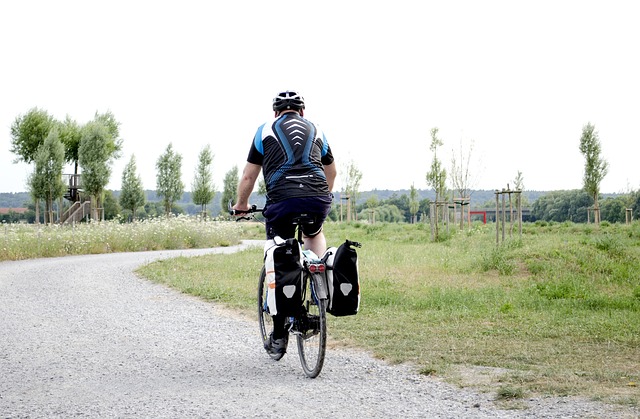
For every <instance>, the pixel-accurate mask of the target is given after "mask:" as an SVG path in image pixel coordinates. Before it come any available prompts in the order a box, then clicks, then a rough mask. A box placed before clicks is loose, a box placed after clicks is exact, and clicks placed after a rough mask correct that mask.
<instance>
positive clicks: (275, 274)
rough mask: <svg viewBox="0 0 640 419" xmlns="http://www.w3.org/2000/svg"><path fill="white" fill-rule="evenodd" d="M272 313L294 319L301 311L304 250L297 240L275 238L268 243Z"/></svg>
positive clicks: (267, 256) (269, 299)
mask: <svg viewBox="0 0 640 419" xmlns="http://www.w3.org/2000/svg"><path fill="white" fill-rule="evenodd" d="M264 255H265V256H264V269H265V275H266V278H267V307H268V308H269V314H271V315H272V316H275V315H276V314H279V315H283V316H295V315H297V314H299V311H300V310H301V308H302V275H303V271H302V263H303V262H302V249H301V248H300V244H299V243H298V241H297V240H296V239H288V240H283V239H282V238H280V237H275V238H274V239H273V240H268V241H267V242H266V243H265V251H264Z"/></svg>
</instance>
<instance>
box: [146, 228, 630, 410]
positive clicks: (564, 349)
mask: <svg viewBox="0 0 640 419" xmlns="http://www.w3.org/2000/svg"><path fill="white" fill-rule="evenodd" d="M325 231H326V233H327V237H328V241H329V243H330V244H336V245H337V244H339V243H340V242H342V241H343V240H344V239H345V238H349V239H351V240H357V241H360V242H362V243H363V247H362V248H361V249H359V255H360V273H361V288H362V304H361V311H360V313H359V314H358V315H357V316H354V317H345V318H335V317H330V319H329V330H330V336H331V342H332V345H333V346H354V347H358V348H363V349H366V350H368V351H370V352H372V353H373V354H375V356H377V357H379V358H381V359H385V360H387V361H389V362H391V363H412V364H415V365H416V369H417V370H418V371H421V372H422V373H424V374H428V375H436V376H441V377H444V378H446V379H448V380H450V381H452V382H457V383H458V384H460V385H463V386H464V385H478V384H477V383H475V382H474V380H473V379H471V378H469V377H468V376H467V375H465V374H460V371H461V370H463V369H466V370H468V369H469V368H473V367H476V366H481V367H490V368H495V369H497V370H499V371H500V373H499V374H498V376H497V377H496V378H495V380H493V381H492V382H490V383H484V384H482V386H483V387H486V390H487V391H492V392H493V393H494V394H495V397H496V399H519V398H523V397H526V396H527V395H528V394H552V395H582V396H587V397H591V398H594V399H599V400H604V401H608V402H618V403H623V404H631V405H634V406H637V405H639V404H640V391H639V389H638V387H637V385H635V383H638V382H640V224H638V223H635V224H633V225H631V226H623V225H607V226H601V227H600V228H598V227H595V226H587V225H574V224H571V223H563V224H553V223H551V224H548V223H547V224H544V225H534V224H531V225H525V228H524V231H523V235H522V238H513V239H510V240H508V241H507V242H506V243H504V244H501V245H500V246H498V247H496V243H495V231H494V230H491V228H490V227H488V226H482V225H476V226H474V227H473V229H472V230H471V231H464V232H459V233H452V234H451V235H450V237H449V238H448V239H447V240H445V241H443V242H440V243H431V242H430V232H429V228H428V225H402V224H376V225H365V224H352V225H347V224H327V226H326V229H325ZM246 234H248V235H249V236H251V237H252V238H255V237H259V238H261V237H262V234H263V233H262V232H261V230H260V227H255V226H252V227H248V230H246ZM261 263H262V251H261V249H252V250H248V251H245V252H241V253H239V254H234V255H210V256H204V257H199V258H196V259H179V260H178V261H176V260H172V261H161V262H156V263H154V264H151V265H149V266H147V267H144V268H142V269H141V270H140V273H141V274H143V275H144V276H147V277H149V278H151V279H153V280H156V281H159V282H162V283H166V284H169V285H171V286H175V287H177V288H179V289H182V290H183V291H185V292H189V293H192V294H195V295H199V296H201V297H203V298H206V299H212V300H216V301H221V302H224V303H225V304H226V305H228V306H230V307H233V308H236V309H238V310H239V311H241V312H243V313H247V314H249V315H251V316H253V315H254V312H255V298H256V296H255V289H256V285H257V284H256V281H257V275H258V272H259V270H260V267H261Z"/></svg>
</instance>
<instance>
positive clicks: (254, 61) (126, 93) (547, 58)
mask: <svg viewBox="0 0 640 419" xmlns="http://www.w3.org/2000/svg"><path fill="white" fill-rule="evenodd" d="M639 18H640V3H638V2H637V1H633V0H629V1H616V0H614V1H611V0H607V1H539V0H538V1H529V2H526V1H511V0H509V1H447V2H444V1H404V0H396V1H393V2H390V1H387V2H380V1H348V0H340V1H313V2H311V1H277V2H275V1H266V0H258V1H254V0H243V1H224V2H219V1H188V0H187V1H180V2H178V1H175V2H168V1H85V0H82V1H10V2H9V1H5V2H1V3H0V57H1V61H0V192H19V191H25V190H26V189H27V188H26V178H27V175H28V174H29V173H30V171H31V170H32V168H31V167H30V166H29V165H26V164H24V163H19V164H13V160H14V159H15V155H13V154H12V153H10V152H9V148H10V144H11V137H10V126H11V124H12V123H13V121H14V120H15V118H16V117H18V116H20V115H23V114H25V113H26V112H27V111H28V110H29V109H31V108H33V107H39V108H41V109H45V110H46V111H48V112H49V113H50V114H52V115H53V116H54V117H55V118H57V119H60V120H62V119H64V118H65V116H66V115H67V114H68V115H69V116H71V118H73V119H75V120H76V121H77V122H79V123H81V124H83V123H85V122H87V121H89V120H91V119H92V118H93V115H94V114H95V112H96V111H98V112H101V113H102V112H105V111H107V110H110V111H112V112H113V114H114V115H115V117H116V119H117V120H118V121H119V122H120V123H121V127H120V133H121V137H122V138H123V139H124V147H123V156H122V157H121V158H120V159H119V160H118V161H116V162H115V164H114V165H113V171H112V176H111V182H110V183H109V185H108V188H109V189H119V188H120V181H121V177H122V171H123V169H124V166H125V164H126V163H127V162H128V161H129V159H130V157H131V155H132V154H135V156H136V160H137V166H138V172H139V174H140V175H141V176H142V180H143V185H144V187H145V188H147V189H155V187H156V178H155V176H156V170H155V163H156V161H157V159H158V157H159V156H160V154H161V153H162V152H163V151H164V149H165V148H166V146H167V145H168V144H169V142H172V143H173V145H174V149H175V150H176V151H177V152H179V153H180V154H182V156H183V166H182V173H183V182H184V183H185V186H186V189H187V190H190V189H191V182H192V180H193V176H194V170H195V166H196V164H197V156H198V153H199V151H200V150H201V149H202V147H203V146H204V145H205V144H210V145H211V147H212V150H213V153H214V155H215V157H214V162H213V174H214V178H215V184H216V188H217V189H218V190H221V189H222V186H223V182H222V179H223V177H224V175H225V173H226V172H228V171H229V170H230V169H231V168H232V167H233V166H234V165H237V166H238V167H239V169H240V170H242V167H243V166H244V162H245V159H246V156H247V152H248V150H249V145H250V142H251V140H252V138H253V134H254V133H255V130H256V128H257V127H258V125H260V124H261V123H263V122H265V121H267V120H269V119H271V118H272V116H273V114H272V112H271V100H272V98H273V96H274V95H275V94H276V93H277V92H278V91H280V90H286V89H296V90H298V91H300V92H301V93H302V94H303V96H304V97H305V99H306V102H307V111H306V114H305V116H306V117H307V118H308V119H310V120H311V121H313V122H317V123H319V124H320V125H321V126H322V127H323V129H324V130H325V132H326V134H327V137H328V139H329V143H330V145H331V147H332V149H333V152H334V155H335V157H336V161H337V163H338V168H339V169H341V168H342V167H343V166H344V165H346V164H347V163H348V162H349V161H350V160H353V161H354V162H355V164H356V166H357V167H358V168H359V169H360V171H361V172H362V173H363V179H362V185H361V190H363V191H364V190H370V189H406V188H409V187H410V186H411V184H414V185H415V186H416V187H417V188H419V189H425V188H427V185H426V182H425V174H426V172H427V171H428V170H429V166H430V164H431V160H432V155H431V152H430V151H429V144H430V129H431V128H432V127H438V128H439V129H440V138H441V139H442V140H443V141H444V143H445V144H444V146H443V147H442V148H441V149H440V156H441V159H442V160H443V162H444V163H445V164H446V166H447V167H449V165H450V160H449V159H450V155H451V153H452V150H453V149H455V150H456V154H459V149H460V144H461V142H462V143H463V144H464V145H465V146H467V145H468V144H471V143H472V144H473V151H472V154H471V169H472V171H473V173H474V175H475V180H474V181H473V184H472V186H473V187H474V188H477V189H497V188H503V187H506V184H507V183H509V182H511V184H513V183H512V182H513V179H514V178H515V177H516V174H517V172H518V171H521V172H522V173H523V176H524V185H525V188H526V189H528V190H558V189H575V188H581V186H582V172H583V168H584V162H583V156H582V155H581V154H580V152H579V149H578V146H579V139H580V135H581V132H582V127H583V125H585V124H586V123H587V122H591V123H593V124H594V125H595V126H596V129H597V130H598V132H599V135H600V141H601V144H602V149H603V157H604V158H605V159H606V160H607V161H608V162H609V165H610V170H609V174H608V175H607V177H606V178H605V179H604V180H603V182H602V184H601V191H602V192H624V191H628V190H630V189H633V190H637V189H639V188H640V171H639V170H638V164H637V162H638V156H639V155H640V153H639V149H640V141H639V140H640V138H638V137H639V136H640V135H639V132H640V130H639V127H638V122H639V121H640V118H639V117H640V54H639V52H638V51H639V49H638V48H639V41H640V25H639V24H638V21H639ZM69 171H70V170H69ZM339 179H340V175H339ZM339 187H340V182H338V184H337V189H339Z"/></svg>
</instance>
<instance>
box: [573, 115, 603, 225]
mask: <svg viewBox="0 0 640 419" xmlns="http://www.w3.org/2000/svg"><path fill="white" fill-rule="evenodd" d="M580 152H581V153H582V155H583V156H584V159H585V162H584V178H583V188H584V190H585V192H587V193H588V194H589V195H591V197H592V198H593V209H594V214H595V216H594V221H595V223H596V224H599V223H600V207H599V205H598V195H600V182H601V181H602V179H604V177H605V176H606V175H607V172H608V170H609V164H608V163H607V162H606V161H605V160H604V159H603V158H602V156H601V154H602V148H601V146H600V139H599V137H598V132H597V131H596V130H595V127H594V126H593V125H592V124H591V123H587V125H585V126H583V127H582V137H580Z"/></svg>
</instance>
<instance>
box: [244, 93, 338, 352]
mask: <svg viewBox="0 0 640 419" xmlns="http://www.w3.org/2000/svg"><path fill="white" fill-rule="evenodd" d="M304 109H305V104H304V98H303V97H302V96H301V95H300V94H299V93H298V92H295V91H285V92H281V93H278V95H277V96H276V97H275V98H274V99H273V110H274V112H275V120H273V121H269V122H266V123H264V124H262V125H261V126H260V127H259V128H258V130H257V132H256V134H255V136H254V138H253V142H252V143H251V148H250V150H249V156H248V157H247V163H246V166H245V168H244V170H243V172H242V178H241V179H240V182H239V184H238V199H237V202H236V204H235V205H234V206H233V209H235V210H239V211H246V210H248V209H249V196H250V195H251V192H252V191H253V188H254V186H255V182H256V180H257V178H258V175H259V174H260V171H262V174H263V176H264V179H265V184H266V189H267V202H266V205H265V210H264V212H263V215H264V217H265V219H266V223H265V224H266V233H267V239H272V238H274V237H275V236H280V237H282V238H291V237H294V235H295V226H294V225H293V223H292V218H293V217H296V216H299V215H300V214H302V213H304V214H307V215H309V216H311V217H313V218H314V222H313V223H312V224H305V225H303V226H300V228H302V234H303V241H304V246H305V248H306V249H309V250H311V251H313V252H314V253H315V254H316V255H320V256H322V254H323V253H324V252H325V250H326V246H327V244H326V239H325V236H324V233H323V232H322V225H323V223H324V221H325V219H326V217H327V215H328V214H329V211H330V210H331V203H332V200H333V196H332V194H331V191H332V190H333V183H334V180H335V178H336V173H337V170H336V166H335V162H334V160H333V154H332V153H331V148H330V147H329V144H328V142H327V139H326V138H325V136H324V133H323V132H322V130H321V129H320V128H319V127H318V126H317V125H315V124H314V123H312V122H310V121H309V120H307V119H305V118H304ZM273 324H274V327H273V332H272V333H271V336H270V339H269V342H268V343H267V345H266V348H265V349H266V350H267V351H268V352H270V353H285V352H286V349H287V343H288V336H289V334H288V332H287V331H286V330H285V318H284V317H283V316H277V315H276V316H273Z"/></svg>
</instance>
